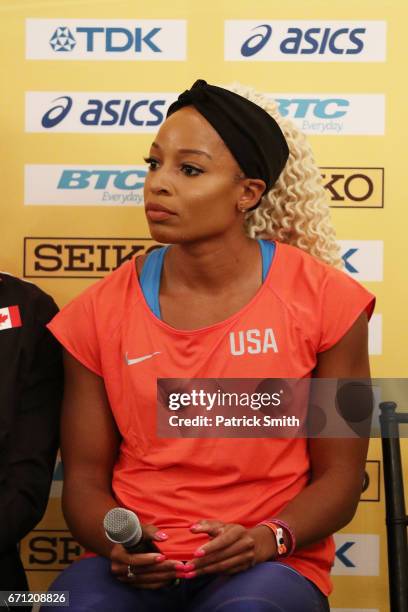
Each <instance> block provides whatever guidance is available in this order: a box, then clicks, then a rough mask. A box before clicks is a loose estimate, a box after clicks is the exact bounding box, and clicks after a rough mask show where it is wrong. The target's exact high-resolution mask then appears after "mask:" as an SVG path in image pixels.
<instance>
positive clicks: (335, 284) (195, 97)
mask: <svg viewBox="0 0 408 612" xmlns="http://www.w3.org/2000/svg"><path fill="white" fill-rule="evenodd" d="M241 93H244V96H241V95H239V94H238V93H235V92H232V91H229V90H226V89H222V88H218V87H215V86H212V85H208V84H207V83H205V82H204V81H197V82H196V83H195V84H194V86H193V87H192V88H191V89H190V90H188V91H187V92H184V94H182V95H181V96H180V97H179V99H178V101H176V102H175V103H174V104H173V105H172V106H171V107H170V109H169V113H168V117H167V120H166V121H165V122H164V124H163V125H162V127H161V129H160V131H159V133H158V134H157V136H156V138H155V140H154V142H153V143H152V146H151V150H150V155H149V157H148V158H147V163H148V164H149V173H148V176H147V178H146V183H145V207H146V216H147V220H148V223H149V228H150V231H151V234H152V237H153V238H154V239H155V240H156V241H157V242H160V243H164V244H167V245H170V246H167V247H163V248H161V249H157V250H155V251H153V252H151V253H150V254H149V256H148V257H147V258H146V257H138V258H136V262H134V261H131V262H127V263H125V264H123V265H122V266H121V267H120V268H119V269H118V270H116V271H115V272H114V273H112V274H111V275H109V276H108V277H106V278H105V279H103V280H102V281H100V282H98V283H96V284H95V285H93V286H92V287H91V288H90V289H88V290H87V291H86V292H84V293H83V294H82V295H81V296H79V297H78V298H76V299H75V300H74V301H73V302H72V303H71V304H69V305H68V306H67V307H66V308H65V309H63V310H62V311H61V313H60V314H59V315H58V316H57V317H56V318H55V319H54V320H53V322H52V323H51V324H50V329H51V331H52V332H53V333H54V334H55V335H56V337H57V338H58V339H59V340H60V342H61V343H62V344H63V345H64V347H65V348H66V349H67V351H66V395H65V402H64V405H65V408H64V416H63V428H62V440H63V443H62V452H63V461H64V469H65V482H64V493H63V506H64V513H65V516H66V519H67V522H68V525H69V527H70V528H71V530H72V532H73V534H74V536H75V537H76V538H77V539H78V541H79V542H80V543H81V544H82V545H84V546H85V547H86V548H87V549H88V550H89V551H92V552H93V553H94V554H95V555H97V556H93V557H88V558H86V559H83V560H81V561H78V562H77V563H74V564H73V566H72V567H71V568H69V569H68V570H66V571H65V572H63V574H62V575H61V576H60V577H59V578H58V579H57V580H56V582H55V583H54V584H53V586H52V589H53V590H56V589H58V590H61V589H63V590H70V592H71V603H70V609H72V610H79V609H80V610H87V609H89V610H91V609H96V608H97V609H98V610H103V609H106V610H111V609H115V610H128V609H129V610H130V609H137V610H149V611H150V610H151V611H155V610H160V611H165V610H183V609H185V610H191V611H194V612H207V611H210V610H215V609H217V610H223V611H225V612H227V611H230V610H231V611H237V610H245V611H249V612H256V611H261V610H262V611H263V610H283V611H290V612H296V611H297V610H298V611H299V612H300V611H301V612H309V611H312V610H313V611H315V612H316V611H318V610H322V611H323V610H327V609H328V603H327V596H328V594H329V593H330V590H331V582H330V578H329V572H330V567H331V565H332V563H333V560H334V545H333V540H332V537H331V534H333V533H334V532H335V531H337V530H338V529H340V528H342V527H343V526H344V525H346V524H347V523H348V522H349V521H350V520H351V518H352V516H353V514H354V512H355V509H356V506H357V503H358V500H359V495H360V491H361V487H362V482H363V475H364V464H365V457H366V452H367V440H366V439H347V440H344V439H324V438H314V439H310V440H309V441H308V440H306V439H304V438H289V439H285V438H270V437H268V438H246V437H245V438H244V439H243V438H240V439H236V438H233V437H232V438H226V439H225V438H214V437H213V438H210V439H209V438H206V439H205V440H204V439H202V438H188V437H184V438H183V437H180V436H179V437H178V438H177V437H176V438H170V437H167V438H165V437H160V436H159V435H158V434H157V426H159V428H160V422H159V423H157V422H156V412H155V406H156V397H157V380H158V379H160V378H173V379H183V378H190V379H191V378H206V379H208V378H218V379H222V378H251V377H252V378H271V377H274V378H278V377H283V378H285V377H286V378H309V377H311V376H315V377H321V378H360V377H362V378H367V377H368V376H369V364H368V348H367V336H368V325H367V321H368V319H369V317H370V316H371V313H372V311H373V307H374V301H375V298H374V297H373V296H372V295H371V294H370V293H369V292H368V291H366V290H365V289H364V288H363V287H361V286H360V285H359V284H358V283H356V282H355V281H354V280H352V279H351V278H349V277H348V276H347V275H346V274H344V273H343V272H342V271H340V270H339V269H338V268H340V267H341V261H340V258H339V256H338V248H337V246H336V244H335V240H334V231H333V229H332V227H331V225H330V221H329V211H328V208H327V205H326V203H325V201H324V190H323V188H322V186H321V183H320V182H319V175H318V170H317V168H316V166H315V165H314V162H313V159H312V156H311V153H310V150H309V148H308V147H307V144H306V142H305V139H304V137H303V135H302V134H301V133H299V132H298V131H297V130H296V129H295V128H294V127H293V126H292V125H291V124H290V122H288V121H287V120H284V119H282V118H279V117H278V115H277V113H276V110H275V109H274V106H273V104H272V103H270V102H268V101H266V100H265V99H263V98H262V97H261V96H259V95H257V94H254V93H251V92H248V91H245V92H241ZM248 98H251V99H252V101H251V100H249V99H248ZM278 122H279V124H278ZM261 238H262V239H261ZM333 482H335V483H336V486H335V487H333ZM115 506H124V507H126V508H129V509H131V510H134V511H135V512H136V513H137V514H138V516H139V517H140V520H141V522H142V527H143V533H144V537H145V539H153V540H154V541H155V542H156V543H157V545H158V547H159V548H160V549H161V551H162V552H163V554H158V553H153V552H146V553H138V554H129V553H127V552H126V551H125V549H124V548H123V547H122V546H120V545H113V544H112V543H111V542H109V541H108V540H107V539H106V537H105V534H104V531H103V527H102V523H103V518H104V515H105V513H106V512H107V511H108V510H110V509H111V508H113V507H115ZM85 509H86V511H85ZM198 536H200V537H198ZM197 542H199V543H200V545H199V547H198V548H197Z"/></svg>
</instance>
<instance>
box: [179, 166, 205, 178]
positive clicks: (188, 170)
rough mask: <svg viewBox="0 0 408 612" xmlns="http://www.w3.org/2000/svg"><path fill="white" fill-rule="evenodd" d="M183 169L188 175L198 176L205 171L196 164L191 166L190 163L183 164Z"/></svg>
mask: <svg viewBox="0 0 408 612" xmlns="http://www.w3.org/2000/svg"><path fill="white" fill-rule="evenodd" d="M181 170H182V172H184V174H185V175H186V176H198V175H199V174H202V173H203V170H201V169H200V168H195V167H194V166H190V165H189V164H183V165H182V166H181Z"/></svg>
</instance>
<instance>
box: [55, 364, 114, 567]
mask: <svg viewBox="0 0 408 612" xmlns="http://www.w3.org/2000/svg"><path fill="white" fill-rule="evenodd" d="M64 366H65V393H64V402H63V411H62V422H61V454H62V461H63V465H64V488H63V495H62V508H63V512H64V516H65V518H66V521H67V523H68V526H69V528H70V529H71V531H72V533H73V535H74V537H75V538H76V539H77V540H78V541H79V542H80V543H81V544H82V545H83V546H85V548H87V549H89V550H91V551H93V552H96V553H98V554H100V555H104V556H106V557H109V556H110V552H111V549H112V547H113V545H112V544H111V543H110V542H109V541H108V540H107V538H106V536H105V532H104V530H103V518H104V516H105V514H106V512H107V511H108V510H110V509H111V508H114V507H115V506H117V505H118V504H117V502H116V501H115V499H114V497H113V494H112V489H111V482H112V470H113V466H114V463H115V460H116V457H117V454H118V450H119V444H120V436H119V432H118V430H117V427H116V424H115V422H114V420H113V417H112V413H111V411H110V407H109V404H108V399H107V397H106V391H105V386H104V383H103V380H102V378H100V377H99V376H97V375H96V374H94V373H93V372H91V371H90V370H88V369H87V368H85V367H84V366H83V365H81V364H80V363H79V362H78V361H77V360H76V359H74V357H72V356H71V355H70V354H69V353H67V352H64Z"/></svg>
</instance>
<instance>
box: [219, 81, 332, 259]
mask: <svg viewBox="0 0 408 612" xmlns="http://www.w3.org/2000/svg"><path fill="white" fill-rule="evenodd" d="M227 87H228V89H229V90H230V91H234V92H235V93H237V94H239V95H241V96H243V97H245V98H247V99H248V100H251V102H254V103H255V104H258V106H260V107H262V108H263V109H264V110H266V112H268V113H269V114H270V115H271V116H272V117H273V118H274V119H275V121H276V122H277V123H278V124H279V127H280V128H281V130H282V132H283V134H284V135H285V138H286V141H287V143H288V147H289V159H288V161H287V163H286V166H285V168H284V170H283V171H282V173H281V175H280V177H279V179H278V180H277V182H276V183H275V185H274V186H273V187H272V189H270V191H268V192H267V193H266V194H265V195H264V196H263V197H262V199H261V203H260V205H259V206H258V207H257V208H256V209H255V210H252V211H250V212H248V213H247V215H246V218H245V229H246V232H247V234H248V235H249V236H250V237H251V238H256V237H258V238H266V239H268V238H269V239H273V240H278V241H279V242H285V243H287V244H291V245H293V246H296V247H298V248H299V249H302V250H304V251H307V252H308V253H310V254H311V255H313V256H314V257H316V258H317V259H320V260H321V261H324V262H325V263H327V264H329V265H332V266H334V267H336V268H340V269H342V268H343V267H344V266H343V261H342V259H341V257H340V247H339V245H338V244H337V242H336V234H335V230H334V227H333V224H332V222H331V218H330V209H329V205H328V202H327V197H326V192H325V190H324V187H323V183H322V179H321V176H320V172H319V169H318V167H317V165H316V162H315V160H314V157H313V153H312V150H311V148H310V145H309V143H308V142H307V140H306V137H305V135H304V134H303V133H302V132H301V131H300V130H299V129H298V128H297V127H296V126H295V125H294V124H293V123H292V121H290V120H289V119H287V118H285V117H281V115H280V114H279V113H278V107H277V104H276V102H274V101H273V100H271V99H269V98H267V97H266V96H264V95H262V94H260V93H259V92H257V91H255V90H254V89H252V88H251V87H246V86H243V85H241V84H239V83H233V84H232V85H230V86H227Z"/></svg>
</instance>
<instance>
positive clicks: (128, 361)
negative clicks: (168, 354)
mask: <svg viewBox="0 0 408 612" xmlns="http://www.w3.org/2000/svg"><path fill="white" fill-rule="evenodd" d="M155 355H160V351H155V352H154V353H150V355H143V357H136V359H129V358H128V353H126V356H125V361H126V363H127V365H128V366H130V365H135V363H140V362H141V361H145V360H146V359H151V358H152V357H154V356H155Z"/></svg>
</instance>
